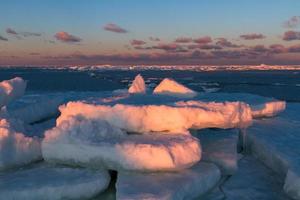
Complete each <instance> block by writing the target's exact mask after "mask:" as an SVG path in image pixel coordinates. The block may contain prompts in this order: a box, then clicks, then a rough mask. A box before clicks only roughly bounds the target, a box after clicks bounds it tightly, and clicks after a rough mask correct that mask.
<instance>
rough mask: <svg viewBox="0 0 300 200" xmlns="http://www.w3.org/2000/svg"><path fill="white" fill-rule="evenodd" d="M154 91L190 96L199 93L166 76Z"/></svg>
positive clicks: (155, 92)
mask: <svg viewBox="0 0 300 200" xmlns="http://www.w3.org/2000/svg"><path fill="white" fill-rule="evenodd" d="M153 93H154V94H165V95H171V96H178V97H188V98H189V97H194V96H196V95H197V93H196V92H195V91H193V90H191V89H189V88H187V87H185V86H184V85H181V84H180V83H177V82H176V81H174V80H172V79H169V78H165V79H164V80H162V82H161V83H160V84H159V85H158V86H156V87H155V89H154V91H153Z"/></svg>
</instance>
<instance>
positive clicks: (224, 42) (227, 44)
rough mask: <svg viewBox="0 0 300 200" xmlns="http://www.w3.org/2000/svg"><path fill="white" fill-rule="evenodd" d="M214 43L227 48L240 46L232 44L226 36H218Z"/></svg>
mask: <svg viewBox="0 0 300 200" xmlns="http://www.w3.org/2000/svg"><path fill="white" fill-rule="evenodd" d="M216 44H217V45H219V46H222V47H229V48H238V47H241V46H240V45H236V44H233V43H232V42H230V41H228V40H227V39H226V38H218V41H217V42H216Z"/></svg>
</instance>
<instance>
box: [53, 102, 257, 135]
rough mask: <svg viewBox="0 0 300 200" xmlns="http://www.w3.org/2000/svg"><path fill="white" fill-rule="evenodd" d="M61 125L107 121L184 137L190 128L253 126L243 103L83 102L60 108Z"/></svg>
mask: <svg viewBox="0 0 300 200" xmlns="http://www.w3.org/2000/svg"><path fill="white" fill-rule="evenodd" d="M59 109H60V112H61V115H60V117H59V118H58V119H57V124H58V125H59V124H60V123H61V122H62V121H65V120H68V118H69V117H70V116H84V117H85V118H87V119H95V120H105V121H107V122H109V123H110V124H112V125H113V126H116V127H118V128H121V129H124V130H126V131H129V132H137V133H149V132H168V133H170V134H172V133H176V134H178V133H185V134H187V132H188V129H189V128H194V129H202V128H213V127H216V128H224V129H226V128H234V127H247V126H248V125H249V124H251V122H252V116H251V110H250V108H249V106H248V105H247V104H244V103H240V102H231V103H229V102H225V103H214V102H212V103H210V102H208V103H202V104H201V106H197V107H192V106H181V105H180V106H168V105H141V106H137V105H123V104H117V105H114V106H109V105H95V104H88V103H84V102H69V103H68V104H66V105H64V106H60V108H59Z"/></svg>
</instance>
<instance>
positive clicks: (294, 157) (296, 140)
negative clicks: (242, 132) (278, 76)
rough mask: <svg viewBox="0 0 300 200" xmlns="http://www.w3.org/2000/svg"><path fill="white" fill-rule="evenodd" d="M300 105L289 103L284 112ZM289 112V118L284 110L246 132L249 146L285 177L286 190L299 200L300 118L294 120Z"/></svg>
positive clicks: (257, 123) (252, 151)
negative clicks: (279, 114) (281, 113)
mask: <svg viewBox="0 0 300 200" xmlns="http://www.w3.org/2000/svg"><path fill="white" fill-rule="evenodd" d="M299 106H300V104H298V105H297V106H295V105H294V106H292V107H291V108H289V106H288V107H287V110H286V112H285V113H289V112H290V111H291V110H292V109H293V108H294V107H299ZM298 110H299V109H298ZM291 112H293V111H291ZM286 115H287V116H289V117H288V118H286V117H285V115H284V113H283V115H282V116H280V117H277V118H274V119H267V120H260V121H256V122H255V123H254V125H253V126H252V127H250V128H249V129H248V130H247V132H246V145H247V148H248V149H249V150H250V152H251V153H252V154H253V155H254V156H255V157H257V158H258V159H259V160H260V161H262V162H263V163H264V164H266V165H267V166H268V167H270V168H271V169H272V170H274V171H275V172H276V173H277V174H279V176H280V177H281V178H282V179H284V180H285V183H284V190H285V192H286V193H287V194H288V195H289V196H290V197H292V198H294V199H300V184H299V183H300V159H299V158H300V157H299V155H300V148H299V146H300V137H299V133H300V132H299V130H300V120H299V119H300V118H299V117H298V118H297V119H298V120H296V118H294V120H291V118H293V117H292V116H291V115H288V114H286ZM296 115H297V116H299V113H298V114H296Z"/></svg>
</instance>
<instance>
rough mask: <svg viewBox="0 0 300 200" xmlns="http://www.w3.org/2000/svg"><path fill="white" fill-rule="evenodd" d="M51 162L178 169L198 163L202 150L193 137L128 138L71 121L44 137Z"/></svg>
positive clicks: (93, 124) (85, 122)
mask: <svg viewBox="0 0 300 200" xmlns="http://www.w3.org/2000/svg"><path fill="white" fill-rule="evenodd" d="M42 152H43V157H44V159H45V160H46V161H49V162H58V163H65V164H73V165H81V166H88V167H93V168H108V169H115V170H118V169H126V170H146V171H148V170H155V171H158V170H178V169H182V168H186V167H190V166H191V165H193V164H195V163H196V162H198V161H199V160H200V158H201V148H200V144H199V142H198V140H197V139H196V138H194V137H192V136H190V135H166V134H149V135H136V134H131V135H125V133H124V132H122V131H121V130H120V129H118V128H115V127H112V126H110V125H109V124H108V123H107V122H105V121H96V120H88V119H84V118H82V119H80V118H72V119H69V120H66V121H64V122H62V123H60V124H59V125H58V126H57V127H55V128H53V129H52V130H49V131H47V132H46V134H45V139H44V140H43V143H42Z"/></svg>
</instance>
